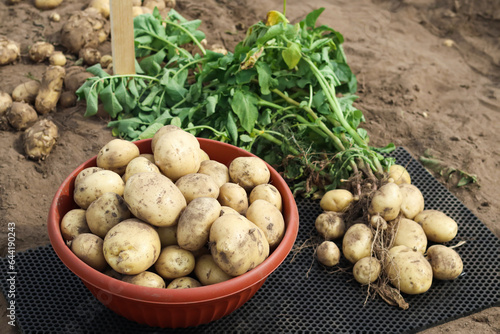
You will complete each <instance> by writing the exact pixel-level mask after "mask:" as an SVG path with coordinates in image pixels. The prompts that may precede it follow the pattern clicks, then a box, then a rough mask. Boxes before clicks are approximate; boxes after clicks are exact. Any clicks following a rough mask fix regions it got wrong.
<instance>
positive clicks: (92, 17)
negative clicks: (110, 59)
mask: <svg viewBox="0 0 500 334" xmlns="http://www.w3.org/2000/svg"><path fill="white" fill-rule="evenodd" d="M109 25H110V24H109V21H108V20H106V19H105V18H104V17H103V16H102V15H101V13H100V12H99V11H98V10H97V9H93V10H85V11H80V12H75V13H73V14H72V15H71V16H70V17H69V19H68V20H67V21H66V23H65V24H64V25H63V26H62V28H61V44H62V45H63V46H64V47H65V48H66V49H68V51H69V52H71V53H73V54H78V53H79V52H80V50H81V49H83V48H85V47H89V48H97V47H98V46H99V45H100V44H101V43H103V42H104V41H106V39H107V38H108V36H109V32H110V26H109Z"/></svg>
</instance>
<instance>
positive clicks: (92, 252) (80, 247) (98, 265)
mask: <svg viewBox="0 0 500 334" xmlns="http://www.w3.org/2000/svg"><path fill="white" fill-rule="evenodd" d="M71 250H72V251H73V253H75V255H76V256H77V257H78V258H79V259H80V260H82V261H83V262H85V263H86V264H88V265H89V266H91V267H92V268H94V269H95V270H98V271H103V270H104V269H106V267H107V266H108V264H107V263H106V259H105V258H104V252H103V240H102V239H101V238H100V237H98V236H97V235H95V234H92V233H82V234H79V235H77V236H76V237H75V238H74V239H73V241H72V242H71Z"/></svg>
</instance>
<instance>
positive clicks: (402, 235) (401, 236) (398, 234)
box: [393, 218, 427, 254]
mask: <svg viewBox="0 0 500 334" xmlns="http://www.w3.org/2000/svg"><path fill="white" fill-rule="evenodd" d="M394 229H395V236H394V243H393V246H400V245H404V246H407V247H409V248H410V249H411V250H413V251H415V252H419V253H422V254H424V253H425V250H426V249H427V237H426V235H425V232H424V230H423V228H422V226H420V225H419V224H418V223H417V222H414V221H413V220H411V219H406V218H402V219H401V220H400V221H399V223H398V224H396V225H395V226H394Z"/></svg>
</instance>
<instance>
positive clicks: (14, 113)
mask: <svg viewBox="0 0 500 334" xmlns="http://www.w3.org/2000/svg"><path fill="white" fill-rule="evenodd" d="M6 116H7V120H8V121H9V124H10V125H11V126H12V127H13V128H14V129H16V130H18V131H22V130H26V129H27V128H29V127H31V126H32V125H33V124H35V123H36V121H37V120H38V114H37V113H36V111H35V109H33V108H32V107H31V106H30V105H29V104H27V103H24V102H13V103H12V106H11V108H10V109H9V110H8V111H7V114H6Z"/></svg>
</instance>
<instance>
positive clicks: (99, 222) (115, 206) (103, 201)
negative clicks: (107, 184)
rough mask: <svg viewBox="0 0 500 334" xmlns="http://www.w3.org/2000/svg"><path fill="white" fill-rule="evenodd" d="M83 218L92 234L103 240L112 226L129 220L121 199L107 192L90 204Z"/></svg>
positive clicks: (128, 212) (125, 205) (126, 208)
mask: <svg viewBox="0 0 500 334" xmlns="http://www.w3.org/2000/svg"><path fill="white" fill-rule="evenodd" d="M85 218H86V220H87V225H88V226H89V228H90V230H91V231H92V233H94V234H95V235H98V236H100V237H101V238H104V237H105V236H106V234H107V233H108V231H109V230H110V229H111V228H112V227H113V226H115V225H116V224H118V223H119V222H121V221H122V220H125V219H128V218H130V211H129V209H128V207H127V203H125V201H124V200H123V197H121V196H120V195H118V194H115V193H112V192H109V193H104V194H102V196H100V197H99V198H98V199H96V200H95V201H93V202H92V203H90V205H89V207H88V208H87V210H86V212H85Z"/></svg>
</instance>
